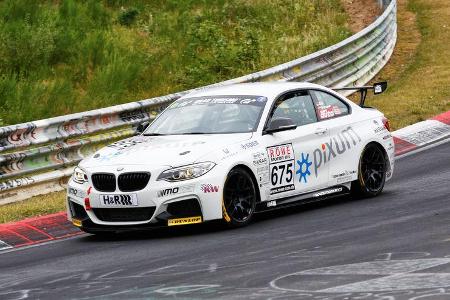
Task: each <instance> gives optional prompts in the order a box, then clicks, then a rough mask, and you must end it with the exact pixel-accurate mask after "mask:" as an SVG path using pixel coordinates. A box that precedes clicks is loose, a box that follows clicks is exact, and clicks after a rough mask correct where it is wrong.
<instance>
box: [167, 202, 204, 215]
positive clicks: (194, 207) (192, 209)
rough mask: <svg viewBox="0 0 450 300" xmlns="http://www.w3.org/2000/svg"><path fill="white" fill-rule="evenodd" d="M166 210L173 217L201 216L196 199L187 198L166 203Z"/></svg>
mask: <svg viewBox="0 0 450 300" xmlns="http://www.w3.org/2000/svg"><path fill="white" fill-rule="evenodd" d="M166 211H167V212H168V213H169V214H171V215H172V216H174V217H180V218H181V217H192V216H201V215H202V209H201V208H200V204H199V203H198V201H197V199H187V200H182V201H177V202H172V203H169V204H168V205H167V208H166Z"/></svg>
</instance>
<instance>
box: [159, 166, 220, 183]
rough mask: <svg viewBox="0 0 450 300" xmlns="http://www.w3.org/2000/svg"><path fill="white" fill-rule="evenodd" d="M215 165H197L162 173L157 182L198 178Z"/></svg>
mask: <svg viewBox="0 0 450 300" xmlns="http://www.w3.org/2000/svg"><path fill="white" fill-rule="evenodd" d="M215 165H216V164H215V163H213V162H204V163H198V164H193V165H188V166H183V167H178V168H172V169H169V170H165V171H164V172H162V173H161V174H160V175H159V176H158V179H157V180H166V181H182V180H189V179H193V178H197V177H200V176H202V175H205V174H206V173H208V172H209V171H210V170H211V169H212V168H214V166H215Z"/></svg>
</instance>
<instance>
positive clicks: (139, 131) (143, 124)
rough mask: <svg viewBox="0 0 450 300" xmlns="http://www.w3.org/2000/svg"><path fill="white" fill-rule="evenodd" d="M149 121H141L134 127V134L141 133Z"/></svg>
mask: <svg viewBox="0 0 450 300" xmlns="http://www.w3.org/2000/svg"><path fill="white" fill-rule="evenodd" d="M148 125H150V122H143V123H141V124H139V125H138V126H137V127H136V134H142V133H143V132H144V131H145V129H147V127H148Z"/></svg>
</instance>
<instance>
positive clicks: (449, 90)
mask: <svg viewBox="0 0 450 300" xmlns="http://www.w3.org/2000/svg"><path fill="white" fill-rule="evenodd" d="M411 20H412V22H411ZM414 20H415V21H414ZM449 45H450V2H449V1H448V0H433V1H428V0H399V37H398V43H397V46H396V49H395V52H394V57H393V59H392V60H391V62H390V63H389V64H388V66H387V67H386V68H385V69H384V70H383V71H382V72H381V73H380V74H379V75H378V76H377V77H378V79H387V80H388V82H389V86H390V87H389V89H388V91H387V92H386V93H385V94H383V95H380V96H376V97H373V98H372V97H371V98H369V99H368V100H367V101H366V103H367V104H368V105H371V106H374V107H376V108H378V109H380V110H381V111H383V112H384V113H385V115H386V116H387V117H388V118H389V120H390V123H391V125H392V127H393V129H398V128H402V127H405V126H407V125H410V124H413V123H416V122H419V121H423V120H425V119H427V118H429V117H432V116H434V115H437V114H440V113H442V112H445V111H448V110H450V59H449V57H450V47H449Z"/></svg>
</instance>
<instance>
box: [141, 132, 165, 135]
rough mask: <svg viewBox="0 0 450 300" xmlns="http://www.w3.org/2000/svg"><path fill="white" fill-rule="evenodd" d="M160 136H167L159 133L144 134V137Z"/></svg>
mask: <svg viewBox="0 0 450 300" xmlns="http://www.w3.org/2000/svg"><path fill="white" fill-rule="evenodd" d="M159 135H166V134H164V133H157V132H152V133H144V134H143V136H159Z"/></svg>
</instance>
